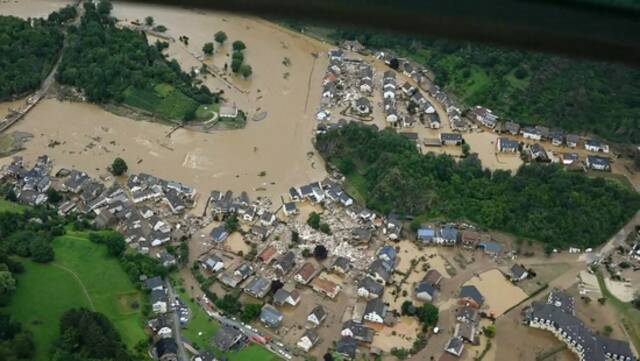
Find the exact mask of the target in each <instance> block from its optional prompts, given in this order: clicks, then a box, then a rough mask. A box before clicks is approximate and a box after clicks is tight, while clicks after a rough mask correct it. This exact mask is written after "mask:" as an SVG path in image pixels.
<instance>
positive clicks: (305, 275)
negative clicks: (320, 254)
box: [293, 262, 318, 285]
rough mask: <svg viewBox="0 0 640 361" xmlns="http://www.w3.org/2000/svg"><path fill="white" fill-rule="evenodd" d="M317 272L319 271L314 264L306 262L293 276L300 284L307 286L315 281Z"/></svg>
mask: <svg viewBox="0 0 640 361" xmlns="http://www.w3.org/2000/svg"><path fill="white" fill-rule="evenodd" d="M317 272H318V270H317V269H316V266H315V265H314V264H313V263H312V262H305V263H304V264H303V265H302V266H301V267H300V268H299V269H298V271H297V272H296V274H295V275H294V276H293V279H294V280H295V281H296V282H298V283H301V284H303V285H306V284H307V283H309V282H310V281H311V280H312V279H313V277H314V276H315V275H316V273H317Z"/></svg>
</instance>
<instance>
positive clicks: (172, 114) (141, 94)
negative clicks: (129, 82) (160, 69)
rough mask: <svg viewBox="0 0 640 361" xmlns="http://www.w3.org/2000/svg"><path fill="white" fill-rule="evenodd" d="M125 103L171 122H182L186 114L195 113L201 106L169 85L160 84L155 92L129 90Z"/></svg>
mask: <svg viewBox="0 0 640 361" xmlns="http://www.w3.org/2000/svg"><path fill="white" fill-rule="evenodd" d="M124 103H125V104H127V105H130V106H132V107H136V108H140V109H143V110H146V111H149V112H151V113H153V114H155V115H156V116H159V117H161V118H163V119H166V120H170V121H181V120H183V118H184V116H185V114H187V113H189V112H195V111H196V109H197V108H198V106H199V104H198V103H197V102H196V101H195V100H194V99H191V98H189V97H188V96H186V95H185V94H184V93H182V92H181V91H180V90H177V89H175V88H174V87H173V86H171V85H169V84H158V85H156V86H155V87H154V89H153V91H151V90H143V89H134V88H131V87H130V88H128V89H127V90H126V91H125V92H124Z"/></svg>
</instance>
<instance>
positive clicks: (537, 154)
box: [529, 143, 550, 162]
mask: <svg viewBox="0 0 640 361" xmlns="http://www.w3.org/2000/svg"><path fill="white" fill-rule="evenodd" d="M529 157H530V158H531V160H533V161H536V162H549V161H550V159H549V156H548V155H547V152H546V151H545V150H544V147H543V146H542V145H540V144H539V143H535V144H532V145H531V146H530V147H529Z"/></svg>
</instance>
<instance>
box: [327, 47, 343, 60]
mask: <svg viewBox="0 0 640 361" xmlns="http://www.w3.org/2000/svg"><path fill="white" fill-rule="evenodd" d="M327 55H328V56H329V60H338V61H341V60H342V58H343V56H344V52H343V51H342V50H341V49H331V50H329V52H328V53H327Z"/></svg>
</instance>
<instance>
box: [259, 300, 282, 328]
mask: <svg viewBox="0 0 640 361" xmlns="http://www.w3.org/2000/svg"><path fill="white" fill-rule="evenodd" d="M283 319H284V315H283V314H282V312H280V311H278V310H277V309H276V308H275V307H273V306H271V305H269V304H266V305H264V306H262V310H261V311H260V321H261V322H262V323H263V324H264V325H265V326H267V327H269V328H278V327H280V325H281V324H282V320H283Z"/></svg>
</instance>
